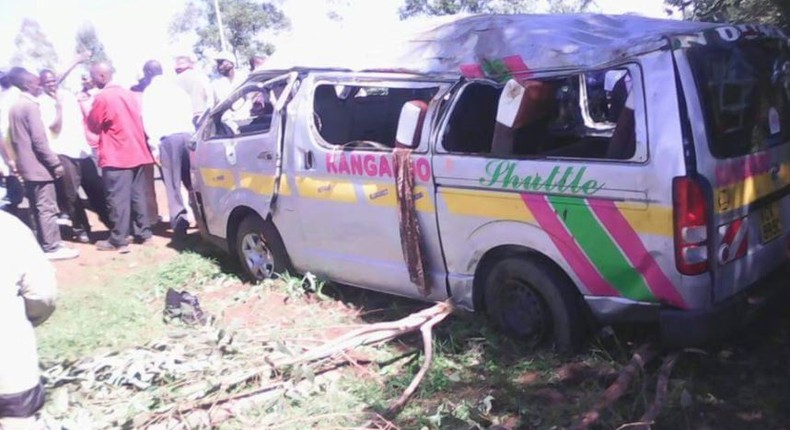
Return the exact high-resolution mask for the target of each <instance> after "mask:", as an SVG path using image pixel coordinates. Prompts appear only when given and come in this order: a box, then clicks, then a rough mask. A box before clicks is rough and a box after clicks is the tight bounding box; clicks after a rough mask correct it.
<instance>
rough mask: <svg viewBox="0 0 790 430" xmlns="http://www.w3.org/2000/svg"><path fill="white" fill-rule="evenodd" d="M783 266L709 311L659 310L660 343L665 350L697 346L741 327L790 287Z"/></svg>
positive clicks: (785, 266) (787, 271)
mask: <svg viewBox="0 0 790 430" xmlns="http://www.w3.org/2000/svg"><path fill="white" fill-rule="evenodd" d="M788 275H790V270H788V266H787V265H784V266H782V267H780V268H779V269H778V270H776V271H774V272H773V273H771V274H770V275H769V276H768V277H766V278H764V279H762V280H761V281H760V282H758V283H756V284H754V285H752V286H751V287H749V288H747V289H746V290H744V291H742V292H740V293H738V294H736V295H735V296H733V297H730V298H729V299H727V300H725V301H722V302H719V303H716V304H714V305H713V306H711V307H709V308H704V309H696V310H677V309H662V310H661V311H659V327H660V331H661V341H662V343H663V344H664V345H665V346H668V347H687V346H697V345H702V344H706V343H709V342H714V341H717V340H721V339H722V338H724V337H726V336H728V335H730V334H732V333H733V332H734V331H736V330H738V329H739V328H742V327H744V326H745V325H746V324H748V323H749V321H751V320H752V318H753V317H754V316H755V315H756V314H757V312H758V311H759V310H760V309H761V308H763V307H764V306H765V305H766V304H768V303H770V302H771V299H772V298H775V297H776V296H778V295H779V294H781V293H782V292H783V291H785V290H787V289H788V287H790V282H788Z"/></svg>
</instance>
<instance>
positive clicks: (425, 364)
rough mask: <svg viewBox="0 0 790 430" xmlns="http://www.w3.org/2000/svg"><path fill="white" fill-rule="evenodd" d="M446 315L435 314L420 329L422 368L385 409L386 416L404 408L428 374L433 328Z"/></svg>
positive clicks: (446, 313) (431, 357) (431, 353)
mask: <svg viewBox="0 0 790 430" xmlns="http://www.w3.org/2000/svg"><path fill="white" fill-rule="evenodd" d="M447 315H449V312H445V313H440V314H437V315H435V316H434V317H433V318H431V319H430V320H428V322H426V323H425V324H424V325H423V326H422V327H420V333H422V346H423V350H424V351H425V358H424V359H423V361H422V366H420V371H419V372H417V374H416V375H414V379H412V381H411V384H409V386H408V387H407V388H406V390H405V391H404V392H403V394H401V396H400V398H398V400H396V401H395V402H394V403H393V404H392V405H390V407H389V408H387V412H386V413H385V415H386V416H388V417H394V416H395V415H397V414H398V413H399V412H400V411H401V410H402V409H403V407H404V406H406V403H407V402H408V401H409V399H410V398H411V396H412V395H414V392H415V391H417V387H418V386H419V385H420V382H422V379H423V378H424V377H425V374H426V373H428V370H429V369H430V368H431V362H432V361H433V327H434V326H435V325H436V324H439V323H440V322H442V320H443V319H445V318H446V317H447Z"/></svg>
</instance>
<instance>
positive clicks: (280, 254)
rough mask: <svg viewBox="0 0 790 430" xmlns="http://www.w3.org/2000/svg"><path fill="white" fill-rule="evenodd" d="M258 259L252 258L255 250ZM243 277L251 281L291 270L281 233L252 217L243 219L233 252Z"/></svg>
mask: <svg viewBox="0 0 790 430" xmlns="http://www.w3.org/2000/svg"><path fill="white" fill-rule="evenodd" d="M256 249H257V251H258V254H260V257H261V258H260V259H259V260H256V259H255V255H254V254H255V252H254V251H255V250H256ZM234 251H235V253H236V256H237V258H238V259H239V263H240V264H241V268H242V270H243V271H244V275H245V276H246V277H247V278H248V279H249V280H250V281H253V282H259V281H262V280H264V279H269V278H272V277H274V276H275V275H276V274H280V273H283V272H285V271H287V270H288V269H289V267H290V264H289V261H288V254H287V253H286V252H285V246H283V243H282V239H281V238H280V234H279V233H278V232H277V229H276V228H274V226H273V225H272V224H271V223H269V222H266V221H264V220H262V219H260V218H259V217H257V216H254V215H251V216H248V217H246V218H244V219H243V220H242V221H241V223H240V224H239V228H238V230H237V231H236V240H235V249H234Z"/></svg>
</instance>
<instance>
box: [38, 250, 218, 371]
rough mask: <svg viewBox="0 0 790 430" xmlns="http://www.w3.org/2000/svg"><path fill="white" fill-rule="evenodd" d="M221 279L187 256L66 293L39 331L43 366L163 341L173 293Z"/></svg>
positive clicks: (208, 265)
mask: <svg viewBox="0 0 790 430" xmlns="http://www.w3.org/2000/svg"><path fill="white" fill-rule="evenodd" d="M107 270H113V268H112V267H109V268H107ZM221 275H222V274H221V272H220V270H219V267H218V266H217V264H216V263H215V262H214V261H212V260H209V259H206V258H204V257H201V256H199V255H197V254H191V253H184V254H180V255H178V256H177V257H175V259H173V260H171V261H169V262H167V263H164V264H162V265H160V266H158V267H154V268H152V269H150V270H142V269H141V270H139V271H138V273H135V274H132V275H129V276H126V277H121V278H119V279H115V280H113V281H111V282H110V283H107V284H104V285H86V286H81V287H79V288H75V289H73V290H71V291H66V292H63V293H62V294H61V296H60V297H59V299H58V302H57V310H56V311H55V313H54V314H53V316H52V318H51V319H50V320H49V321H47V323H46V324H44V325H42V326H41V328H40V329H38V331H37V335H38V338H39V354H40V356H41V360H42V362H43V363H44V364H45V365H46V364H49V363H52V362H59V361H62V360H72V359H76V358H79V357H82V356H85V355H89V354H90V353H92V352H94V351H96V350H98V349H102V348H110V349H120V348H125V347H129V346H133V345H141V344H145V343H147V342H149V341H151V340H155V339H157V338H160V337H161V336H162V335H164V333H165V330H166V325H165V324H164V323H163V321H162V310H163V308H164V300H163V299H162V297H163V295H164V292H165V291H166V289H167V287H173V288H176V289H178V288H183V287H185V286H190V287H192V286H200V285H202V284H203V283H205V282H206V281H207V280H209V279H212V278H216V277H218V276H221Z"/></svg>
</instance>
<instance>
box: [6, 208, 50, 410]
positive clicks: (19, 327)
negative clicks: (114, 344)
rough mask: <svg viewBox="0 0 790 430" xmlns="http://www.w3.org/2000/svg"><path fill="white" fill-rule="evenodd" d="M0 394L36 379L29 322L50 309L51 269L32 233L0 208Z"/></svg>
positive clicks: (37, 321) (22, 387) (24, 387)
mask: <svg viewBox="0 0 790 430" xmlns="http://www.w3.org/2000/svg"><path fill="white" fill-rule="evenodd" d="M0 237H2V238H3V240H2V242H0V255H3V269H2V270H0V344H2V345H3V352H2V354H0V395H12V394H19V393H23V392H25V391H27V390H30V389H32V388H34V387H35V386H36V385H37V384H38V382H39V378H40V374H39V367H38V352H37V349H36V335H35V332H34V331H33V326H35V325H38V324H40V323H42V322H44V320H46V319H47V318H48V317H49V316H50V315H51V314H52V312H53V311H54V309H55V296H56V295H57V283H56V280H55V269H54V268H53V266H52V263H50V262H49V260H48V259H47V257H46V256H45V255H44V252H43V251H42V250H41V246H39V244H38V242H37V241H36V238H35V237H34V236H33V232H32V231H30V229H29V228H28V227H27V226H26V225H25V224H23V223H22V222H21V221H19V219H17V218H16V217H15V216H13V215H10V214H8V213H5V212H3V211H0Z"/></svg>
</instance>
